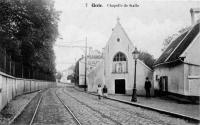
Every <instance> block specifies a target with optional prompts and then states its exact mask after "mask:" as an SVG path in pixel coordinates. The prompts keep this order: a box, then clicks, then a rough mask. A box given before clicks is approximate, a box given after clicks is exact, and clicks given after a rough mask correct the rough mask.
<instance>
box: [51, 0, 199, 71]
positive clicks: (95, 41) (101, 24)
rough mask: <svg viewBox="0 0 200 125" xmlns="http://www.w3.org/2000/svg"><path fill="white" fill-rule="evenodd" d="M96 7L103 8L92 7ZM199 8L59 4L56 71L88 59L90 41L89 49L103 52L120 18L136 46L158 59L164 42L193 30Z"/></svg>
mask: <svg viewBox="0 0 200 125" xmlns="http://www.w3.org/2000/svg"><path fill="white" fill-rule="evenodd" d="M93 3H94V4H96V5H97V4H101V5H102V7H92V4H93ZM125 4H126V5H128V7H124V5H125ZM114 5H119V6H121V5H122V7H113V6H114ZM129 5H137V7H131V6H129ZM199 5H200V1H199V0H196V1H194V0H193V1H192V0H182V1H181V0H176V1H175V0H162V1H161V0H154V1H150V0H55V8H56V10H58V11H62V13H61V15H60V21H59V27H58V28H59V33H60V35H59V38H58V39H57V41H56V44H55V46H54V51H55V54H56V69H57V70H58V71H62V70H64V69H67V68H68V67H70V66H71V65H74V64H75V62H76V61H77V60H78V59H79V58H80V57H81V56H82V55H84V52H85V50H84V46H85V41H86V39H87V44H88V46H90V47H93V48H94V49H97V50H100V51H101V50H102V48H103V47H105V45H106V43H107V41H108V39H109V37H110V35H111V33H112V28H114V27H115V25H116V23H117V17H119V18H120V23H121V25H122V27H123V28H124V30H125V31H126V33H127V34H128V36H129V38H130V40H131V42H132V43H133V45H134V46H136V47H137V48H138V49H139V50H142V51H146V52H148V53H150V54H152V55H153V56H154V58H158V57H159V56H160V55H161V53H162V51H161V49H162V47H163V41H164V39H165V38H167V37H168V36H170V35H172V34H174V33H177V32H178V30H180V29H182V28H184V27H186V26H190V25H191V16H190V12H189V10H190V8H197V7H199ZM72 46H73V47H72ZM77 46H81V47H77Z"/></svg>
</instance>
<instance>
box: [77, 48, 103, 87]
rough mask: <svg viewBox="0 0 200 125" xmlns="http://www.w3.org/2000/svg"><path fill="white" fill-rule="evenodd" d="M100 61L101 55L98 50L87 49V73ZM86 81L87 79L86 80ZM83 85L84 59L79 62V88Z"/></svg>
mask: <svg viewBox="0 0 200 125" xmlns="http://www.w3.org/2000/svg"><path fill="white" fill-rule="evenodd" d="M101 60H102V53H101V52H100V51H98V50H93V49H92V48H90V49H89V53H88V55H87V73H86V74H88V73H89V72H90V71H91V70H92V69H94V68H95V67H96V65H97V63H98V62H100V61H101ZM87 79H88V78H87ZM83 85H85V57H82V58H81V59H80V60H79V86H83Z"/></svg>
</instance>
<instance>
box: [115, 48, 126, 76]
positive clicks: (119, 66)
mask: <svg viewBox="0 0 200 125" xmlns="http://www.w3.org/2000/svg"><path fill="white" fill-rule="evenodd" d="M112 72H113V73H127V72H128V61H127V58H126V55H125V54H123V53H122V52H118V53H117V54H116V55H115V56H114V58H113V63H112Z"/></svg>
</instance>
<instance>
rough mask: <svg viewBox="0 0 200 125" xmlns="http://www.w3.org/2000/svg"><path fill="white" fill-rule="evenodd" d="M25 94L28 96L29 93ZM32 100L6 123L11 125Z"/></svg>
mask: <svg viewBox="0 0 200 125" xmlns="http://www.w3.org/2000/svg"><path fill="white" fill-rule="evenodd" d="M41 91H42V90H39V91H38V93H39V92H41ZM38 93H37V94H36V95H35V96H34V97H33V98H35V97H36V96H37V95H38ZM26 94H30V93H26ZM33 98H32V99H31V100H30V101H29V102H27V103H26V104H25V105H24V107H23V108H22V109H21V110H19V111H18V112H17V113H16V114H15V116H14V117H13V118H12V119H11V120H10V121H9V122H8V124H9V125H10V124H12V123H13V121H14V120H15V119H16V118H17V117H18V116H19V115H20V114H21V113H22V112H23V111H24V109H25V108H26V107H27V106H28V105H29V104H30V102H31V101H32V100H33Z"/></svg>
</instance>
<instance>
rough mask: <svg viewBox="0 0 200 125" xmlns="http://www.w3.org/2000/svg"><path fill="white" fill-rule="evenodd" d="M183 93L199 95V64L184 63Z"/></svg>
mask: <svg viewBox="0 0 200 125" xmlns="http://www.w3.org/2000/svg"><path fill="white" fill-rule="evenodd" d="M184 70H185V71H184V73H185V79H184V81H185V95H188V96H200V66H197V65H192V64H184Z"/></svg>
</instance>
